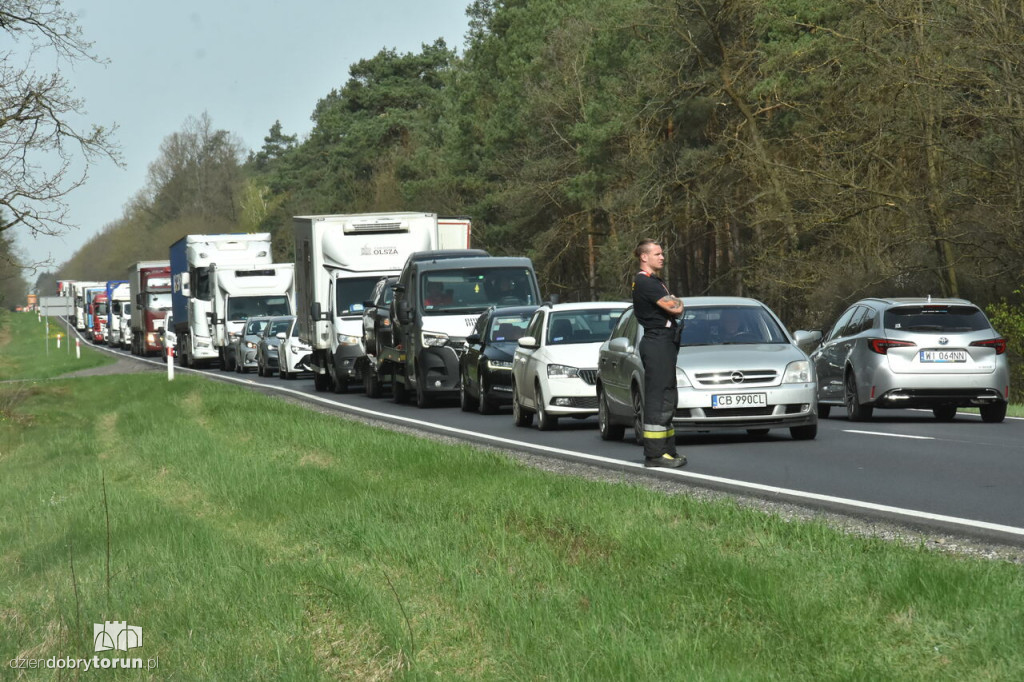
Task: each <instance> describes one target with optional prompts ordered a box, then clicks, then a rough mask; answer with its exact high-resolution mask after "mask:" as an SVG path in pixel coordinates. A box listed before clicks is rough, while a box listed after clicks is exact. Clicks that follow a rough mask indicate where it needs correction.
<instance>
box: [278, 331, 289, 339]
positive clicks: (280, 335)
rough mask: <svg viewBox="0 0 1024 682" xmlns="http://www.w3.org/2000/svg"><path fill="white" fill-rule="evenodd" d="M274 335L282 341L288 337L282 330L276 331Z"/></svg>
mask: <svg viewBox="0 0 1024 682" xmlns="http://www.w3.org/2000/svg"><path fill="white" fill-rule="evenodd" d="M276 336H277V338H279V339H281V340H282V341H284V340H285V339H287V338H288V335H287V334H285V333H284V332H278V333H277V334H276Z"/></svg>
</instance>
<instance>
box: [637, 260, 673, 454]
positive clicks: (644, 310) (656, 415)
mask: <svg viewBox="0 0 1024 682" xmlns="http://www.w3.org/2000/svg"><path fill="white" fill-rule="evenodd" d="M668 295H669V292H668V287H666V286H665V282H663V281H662V280H661V278H659V277H657V276H655V275H648V274H647V273H645V272H642V271H641V272H639V273H637V275H636V277H634V278H633V310H634V312H635V315H636V319H637V322H639V323H640V325H641V326H642V327H643V328H644V336H643V338H642V339H641V340H640V358H641V360H643V363H644V433H643V439H644V457H645V458H646V459H647V460H648V461H651V460H656V459H658V458H660V457H661V456H662V455H666V454H667V455H671V456H672V457H677V455H676V432H675V429H673V428H672V417H673V416H674V415H675V411H676V400H677V397H676V355H677V354H678V352H679V333H680V330H681V328H680V326H679V325H678V324H677V322H676V318H675V317H674V316H673V315H670V314H669V313H668V312H666V311H665V310H663V309H662V308H661V306H659V305H658V301H659V300H661V299H662V298H664V297H665V296H668Z"/></svg>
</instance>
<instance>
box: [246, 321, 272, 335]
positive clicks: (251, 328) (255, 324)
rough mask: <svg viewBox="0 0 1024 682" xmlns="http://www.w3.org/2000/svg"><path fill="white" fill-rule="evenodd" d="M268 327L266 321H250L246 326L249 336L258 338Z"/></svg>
mask: <svg viewBox="0 0 1024 682" xmlns="http://www.w3.org/2000/svg"><path fill="white" fill-rule="evenodd" d="M266 326H267V321H266V320H249V323H248V324H246V325H245V333H246V335H247V336H256V335H257V334H259V333H260V332H261V331H263V328H264V327H266Z"/></svg>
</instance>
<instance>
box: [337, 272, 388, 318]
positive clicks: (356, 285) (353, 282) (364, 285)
mask: <svg viewBox="0 0 1024 682" xmlns="http://www.w3.org/2000/svg"><path fill="white" fill-rule="evenodd" d="M379 281H380V277H379V276H378V277H350V278H343V279H336V280H334V291H335V306H336V309H337V311H338V315H355V314H357V313H362V312H363V309H364V308H365V307H366V306H365V305H364V303H365V301H367V300H368V299H369V298H370V297H371V296H373V288H374V287H375V286H377V282H379Z"/></svg>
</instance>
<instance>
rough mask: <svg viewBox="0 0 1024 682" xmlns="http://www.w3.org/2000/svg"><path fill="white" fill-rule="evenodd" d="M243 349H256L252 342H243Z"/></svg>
mask: <svg viewBox="0 0 1024 682" xmlns="http://www.w3.org/2000/svg"><path fill="white" fill-rule="evenodd" d="M245 347H246V348H255V347H256V344H255V343H253V342H252V341H246V342H245Z"/></svg>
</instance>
